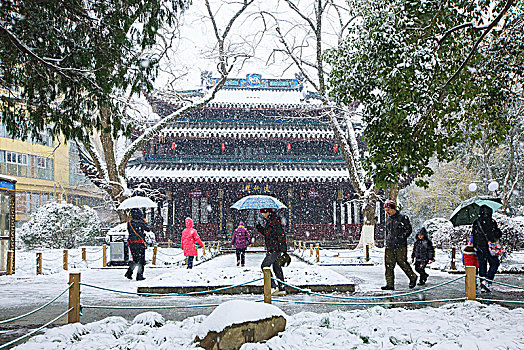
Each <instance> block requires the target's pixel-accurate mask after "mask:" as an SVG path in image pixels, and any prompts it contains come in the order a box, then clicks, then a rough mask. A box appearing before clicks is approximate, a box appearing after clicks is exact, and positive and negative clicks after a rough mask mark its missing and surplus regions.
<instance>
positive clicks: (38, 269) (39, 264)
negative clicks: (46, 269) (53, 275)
mask: <svg viewBox="0 0 524 350" xmlns="http://www.w3.org/2000/svg"><path fill="white" fill-rule="evenodd" d="M36 274H37V275H41V274H42V253H36Z"/></svg>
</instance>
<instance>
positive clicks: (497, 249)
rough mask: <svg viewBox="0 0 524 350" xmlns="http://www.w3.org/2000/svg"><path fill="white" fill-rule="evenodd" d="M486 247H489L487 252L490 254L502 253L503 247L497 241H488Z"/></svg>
mask: <svg viewBox="0 0 524 350" xmlns="http://www.w3.org/2000/svg"><path fill="white" fill-rule="evenodd" d="M488 248H489V253H490V254H491V256H501V255H504V248H502V245H501V244H500V243H499V241H496V242H491V241H488Z"/></svg>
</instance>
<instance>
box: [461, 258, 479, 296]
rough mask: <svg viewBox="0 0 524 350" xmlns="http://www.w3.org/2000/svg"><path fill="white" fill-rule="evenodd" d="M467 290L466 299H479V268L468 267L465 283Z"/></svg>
mask: <svg viewBox="0 0 524 350" xmlns="http://www.w3.org/2000/svg"><path fill="white" fill-rule="evenodd" d="M464 287H465V289H466V298H468V300H476V299H477V268H476V267H475V266H466V280H465V282H464Z"/></svg>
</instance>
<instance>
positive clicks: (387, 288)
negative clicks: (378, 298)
mask: <svg viewBox="0 0 524 350" xmlns="http://www.w3.org/2000/svg"><path fill="white" fill-rule="evenodd" d="M380 289H382V290H395V287H393V286H383V287H380Z"/></svg>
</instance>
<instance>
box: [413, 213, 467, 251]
mask: <svg viewBox="0 0 524 350" xmlns="http://www.w3.org/2000/svg"><path fill="white" fill-rule="evenodd" d="M423 226H424V227H425V228H426V231H428V235H429V237H430V238H431V240H432V241H433V245H435V246H436V247H438V248H447V247H460V246H462V245H464V244H466V242H467V240H468V238H469V235H470V234H471V226H459V227H453V224H452V223H451V221H449V220H447V219H444V218H433V219H430V220H427V221H425V222H424V225H423Z"/></svg>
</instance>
